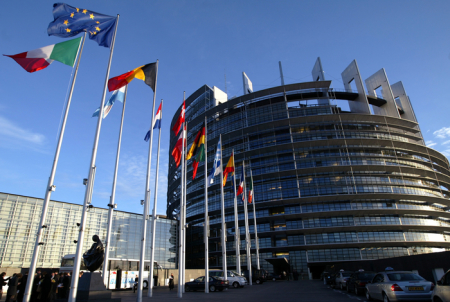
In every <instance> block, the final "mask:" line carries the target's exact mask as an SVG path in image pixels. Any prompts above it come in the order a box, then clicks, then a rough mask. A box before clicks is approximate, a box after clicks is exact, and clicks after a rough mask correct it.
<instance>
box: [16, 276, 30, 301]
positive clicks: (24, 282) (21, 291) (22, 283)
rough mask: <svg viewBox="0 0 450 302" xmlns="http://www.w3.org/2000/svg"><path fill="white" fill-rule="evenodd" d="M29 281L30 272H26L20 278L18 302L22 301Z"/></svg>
mask: <svg viewBox="0 0 450 302" xmlns="http://www.w3.org/2000/svg"><path fill="white" fill-rule="evenodd" d="M19 275H21V274H19ZM27 282H28V272H26V273H25V274H24V275H23V277H21V278H20V280H19V285H17V300H16V301H17V302H22V300H23V296H24V294H25V288H26V287H27Z"/></svg>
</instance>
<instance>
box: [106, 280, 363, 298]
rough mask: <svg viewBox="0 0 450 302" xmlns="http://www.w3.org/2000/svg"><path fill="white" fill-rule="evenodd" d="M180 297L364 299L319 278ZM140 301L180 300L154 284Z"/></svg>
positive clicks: (122, 294) (129, 293)
mask: <svg viewBox="0 0 450 302" xmlns="http://www.w3.org/2000/svg"><path fill="white" fill-rule="evenodd" d="M112 296H113V298H122V302H134V301H136V293H133V292H132V291H117V292H113V295H112ZM181 300H182V301H196V302H197V301H198V302H200V301H205V302H206V301H207V302H209V301H211V302H213V301H214V302H218V301H227V302H230V301H233V302H238V301H245V302H253V301H257V302H261V301H270V302H286V301H301V302H309V301H311V302H322V301H323V302H333V301H336V302H340V301H366V299H365V297H364V296H358V297H356V296H355V295H349V294H347V292H346V291H339V290H333V289H331V288H329V287H328V286H326V285H323V283H322V282H321V281H316V280H314V281H309V280H304V281H290V282H288V281H275V282H266V283H264V284H262V285H253V286H246V287H244V288H239V289H234V288H231V289H229V290H227V291H223V292H213V293H209V294H205V293H204V292H188V293H185V294H184V295H183V298H182V299H181ZM143 301H180V299H179V298H178V297H177V292H176V288H175V290H173V291H172V292H170V291H169V289H168V288H167V287H164V288H156V289H155V290H154V292H153V298H147V291H146V290H145V291H144V298H143Z"/></svg>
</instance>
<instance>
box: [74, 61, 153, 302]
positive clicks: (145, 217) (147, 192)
mask: <svg viewBox="0 0 450 302" xmlns="http://www.w3.org/2000/svg"><path fill="white" fill-rule="evenodd" d="M158 63H159V60H156V77H155V91H154V92H153V105H152V115H151V117H152V124H151V125H150V142H149V145H148V161H147V178H146V181H145V196H144V215H143V217H142V240H141V254H140V258H139V275H138V291H137V299H136V301H137V302H142V285H143V284H144V265H145V243H146V236H147V220H148V216H149V211H148V209H149V203H150V170H151V167H152V145H153V119H154V116H155V100H156V84H157V82H158ZM150 266H151V267H153V263H150ZM152 277H153V276H148V278H149V279H150V278H152ZM148 282H151V280H148ZM69 302H70V301H69Z"/></svg>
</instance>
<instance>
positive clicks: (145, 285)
mask: <svg viewBox="0 0 450 302" xmlns="http://www.w3.org/2000/svg"><path fill="white" fill-rule="evenodd" d="M143 283H144V289H147V288H148V282H147V281H145V280H144V282H143Z"/></svg>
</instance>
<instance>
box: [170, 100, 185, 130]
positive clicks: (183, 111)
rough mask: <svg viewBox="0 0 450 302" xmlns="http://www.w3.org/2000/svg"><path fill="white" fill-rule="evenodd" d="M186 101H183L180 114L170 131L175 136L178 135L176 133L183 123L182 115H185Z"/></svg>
mask: <svg viewBox="0 0 450 302" xmlns="http://www.w3.org/2000/svg"><path fill="white" fill-rule="evenodd" d="M185 106H186V101H183V107H181V112H180V116H179V117H178V120H177V122H176V123H175V125H174V126H173V128H172V131H173V132H175V135H177V134H178V132H179V131H180V129H181V124H183V123H184V115H185V113H186V107H185Z"/></svg>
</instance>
